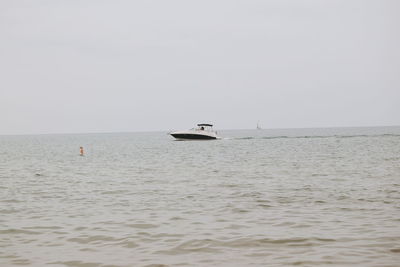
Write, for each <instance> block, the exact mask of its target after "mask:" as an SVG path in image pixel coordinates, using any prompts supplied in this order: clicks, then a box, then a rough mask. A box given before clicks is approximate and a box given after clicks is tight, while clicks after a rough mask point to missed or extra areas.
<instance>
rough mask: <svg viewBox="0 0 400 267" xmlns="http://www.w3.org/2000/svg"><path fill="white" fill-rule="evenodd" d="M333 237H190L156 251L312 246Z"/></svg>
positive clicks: (190, 251)
mask: <svg viewBox="0 0 400 267" xmlns="http://www.w3.org/2000/svg"><path fill="white" fill-rule="evenodd" d="M335 241H336V240H335V239H330V238H287V239H270V238H261V239H253V238H239V239H233V240H227V241H223V240H215V239H192V240H188V241H185V242H183V243H181V244H180V245H178V246H176V247H174V248H172V249H170V250H164V251H158V253H162V254H169V255H177V254H186V253H192V252H206V253H216V252H218V251H220V250H221V249H226V248H254V247H257V248H261V247H271V246H277V245H278V246H281V245H285V246H296V247H300V246H304V247H309V246H314V245H319V244H320V243H327V242H335Z"/></svg>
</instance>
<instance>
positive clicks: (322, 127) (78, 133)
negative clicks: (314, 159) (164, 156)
mask: <svg viewBox="0 0 400 267" xmlns="http://www.w3.org/2000/svg"><path fill="white" fill-rule="evenodd" d="M380 127H400V125H372V126H371V125H370V126H319V127H277V128H261V129H258V130H291V129H293V130H295V129H335V128H336V129H337V128H380ZM243 130H257V129H256V128H241V129H218V131H243ZM170 131H171V130H139V131H112V132H108V131H104V132H69V133H67V132H64V133H62V132H53V133H26V134H25V133H23V134H0V136H32V135H80V134H123V133H159V132H166V133H168V132H170Z"/></svg>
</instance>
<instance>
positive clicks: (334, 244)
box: [0, 127, 400, 267]
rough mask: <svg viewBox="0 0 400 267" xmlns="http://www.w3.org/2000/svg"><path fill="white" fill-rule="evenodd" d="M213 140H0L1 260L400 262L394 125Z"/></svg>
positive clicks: (92, 266) (91, 266)
mask: <svg viewBox="0 0 400 267" xmlns="http://www.w3.org/2000/svg"><path fill="white" fill-rule="evenodd" d="M221 135H223V136H224V137H226V138H224V139H223V140H218V141H190V142H182V141H173V139H172V138H170V137H169V136H167V135H166V133H131V134H129V133H126V134H81V135H78V134H77V135H38V136H0V181H1V183H0V266H17V265H18V266H21V265H27V266H86V267H96V266H103V267H105V266H108V267H110V266H291V265H295V266H400V128H398V127H389V128H359V129H355V128H354V129H350V128H347V129H303V130H301V129H297V130H259V131H256V130H254V131H226V132H221ZM79 146H83V147H84V148H85V151H86V155H85V156H84V157H81V156H79Z"/></svg>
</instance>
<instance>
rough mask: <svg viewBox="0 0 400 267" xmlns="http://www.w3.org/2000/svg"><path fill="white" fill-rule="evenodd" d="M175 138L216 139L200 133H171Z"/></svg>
mask: <svg viewBox="0 0 400 267" xmlns="http://www.w3.org/2000/svg"><path fill="white" fill-rule="evenodd" d="M171 135H172V136H173V137H175V138H179V139H192V140H193V139H200V140H211V139H217V138H216V137H212V136H207V135H201V134H171Z"/></svg>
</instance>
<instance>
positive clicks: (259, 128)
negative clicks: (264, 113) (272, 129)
mask: <svg viewBox="0 0 400 267" xmlns="http://www.w3.org/2000/svg"><path fill="white" fill-rule="evenodd" d="M257 130H261V126H260V123H259V122H257Z"/></svg>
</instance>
